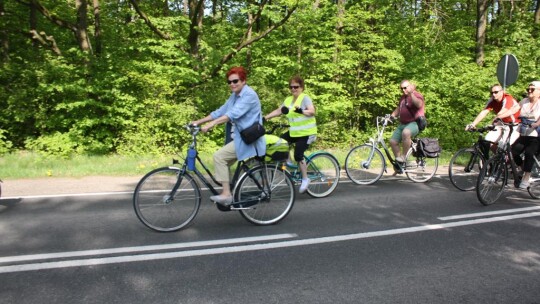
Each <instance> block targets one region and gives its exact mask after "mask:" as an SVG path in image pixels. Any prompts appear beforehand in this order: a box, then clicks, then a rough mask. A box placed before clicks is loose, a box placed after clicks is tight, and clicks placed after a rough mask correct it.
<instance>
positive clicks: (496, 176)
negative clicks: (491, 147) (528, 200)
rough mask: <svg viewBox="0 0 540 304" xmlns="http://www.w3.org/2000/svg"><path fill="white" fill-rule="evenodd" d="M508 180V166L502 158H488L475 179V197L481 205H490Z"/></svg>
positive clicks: (497, 197) (496, 198)
mask: <svg viewBox="0 0 540 304" xmlns="http://www.w3.org/2000/svg"><path fill="white" fill-rule="evenodd" d="M507 180H508V168H507V167H506V163H505V161H504V158H501V157H500V156H495V157H492V158H490V159H489V160H488V161H487V162H486V165H485V166H484V167H483V168H482V169H481V170H480V174H479V175H478V180H477V181H476V197H478V200H479V201H480V203H482V205H485V206H487V205H491V204H493V203H495V201H497V200H498V199H499V197H500V196H501V194H502V193H503V190H504V186H505V185H506V182H507Z"/></svg>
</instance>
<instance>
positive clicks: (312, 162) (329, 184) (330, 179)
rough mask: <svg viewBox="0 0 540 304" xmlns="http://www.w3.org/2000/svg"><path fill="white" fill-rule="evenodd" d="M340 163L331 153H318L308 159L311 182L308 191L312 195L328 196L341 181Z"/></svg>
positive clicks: (308, 172) (308, 173)
mask: <svg viewBox="0 0 540 304" xmlns="http://www.w3.org/2000/svg"><path fill="white" fill-rule="evenodd" d="M339 171H340V169H339V163H338V161H337V159H336V158H335V157H334V156H332V155H331V154H330V153H327V152H322V153H317V154H315V155H313V156H310V157H308V159H307V175H308V178H309V180H310V184H309V186H308V188H307V193H308V194H309V195H311V196H312V197H326V196H328V195H330V193H332V192H334V190H335V189H336V187H337V185H338V183H339Z"/></svg>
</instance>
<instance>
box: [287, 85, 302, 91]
mask: <svg viewBox="0 0 540 304" xmlns="http://www.w3.org/2000/svg"><path fill="white" fill-rule="evenodd" d="M299 87H300V86H297V85H296V86H295V85H292V86H289V88H290V89H291V90H292V89H295V90H296V89H298V88H299Z"/></svg>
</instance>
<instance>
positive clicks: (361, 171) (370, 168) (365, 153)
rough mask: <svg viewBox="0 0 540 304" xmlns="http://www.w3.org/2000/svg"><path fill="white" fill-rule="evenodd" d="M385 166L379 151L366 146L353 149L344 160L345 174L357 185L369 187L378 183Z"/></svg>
mask: <svg viewBox="0 0 540 304" xmlns="http://www.w3.org/2000/svg"><path fill="white" fill-rule="evenodd" d="M385 166H386V164H385V160H384V156H383V154H382V153H381V151H380V150H379V149H377V148H376V147H373V146H372V145H368V144H363V145H360V146H357V147H354V148H353V149H352V150H351V151H349V153H348V154H347V158H345V172H346V173H347V176H348V177H349V179H350V180H351V181H353V182H354V183H355V184H358V185H371V184H373V183H374V182H376V181H378V180H379V179H380V178H381V177H382V175H383V173H384V169H385Z"/></svg>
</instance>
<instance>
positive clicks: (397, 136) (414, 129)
mask: <svg viewBox="0 0 540 304" xmlns="http://www.w3.org/2000/svg"><path fill="white" fill-rule="evenodd" d="M404 129H409V131H410V132H411V138H413V137H415V136H416V135H418V133H420V131H419V130H418V124H417V123H416V121H411V122H409V123H407V124H399V126H398V127H397V129H396V130H395V131H394V133H392V139H393V140H394V141H396V142H401V135H402V134H403V130H404Z"/></svg>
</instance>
